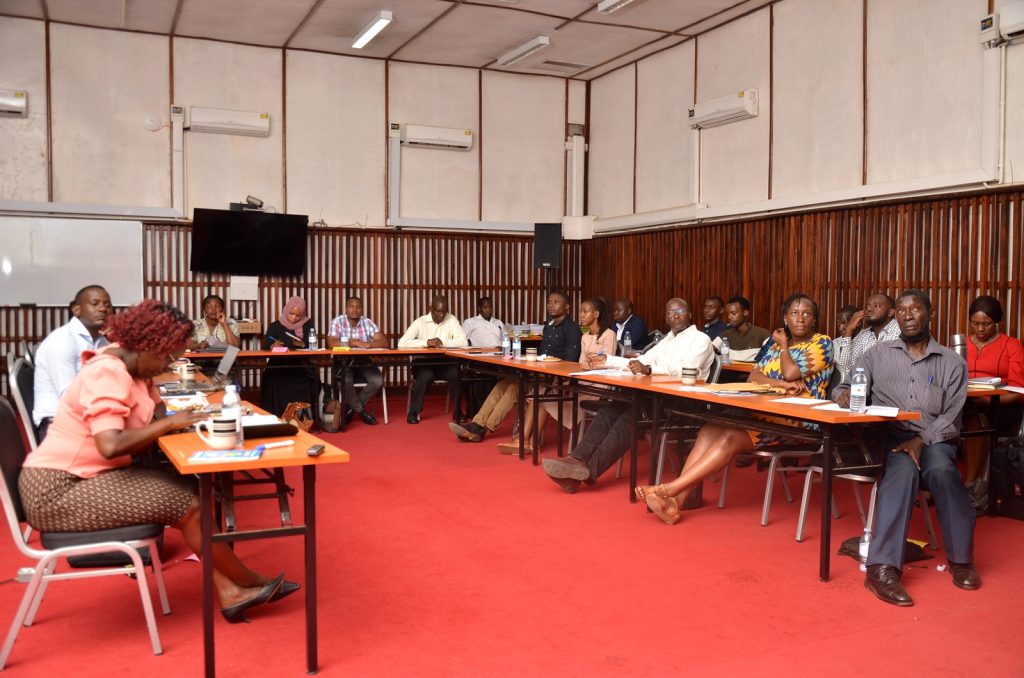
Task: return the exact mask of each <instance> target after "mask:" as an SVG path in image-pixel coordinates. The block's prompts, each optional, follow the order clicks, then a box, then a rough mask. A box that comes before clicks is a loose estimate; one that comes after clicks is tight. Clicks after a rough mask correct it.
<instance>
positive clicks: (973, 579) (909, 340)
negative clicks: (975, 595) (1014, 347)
mask: <svg viewBox="0 0 1024 678" xmlns="http://www.w3.org/2000/svg"><path fill="white" fill-rule="evenodd" d="M931 311H932V305H931V301H930V300H929V298H928V295H927V294H925V293H924V292H922V291H920V290H908V291H906V292H904V293H903V294H901V295H900V297H899V299H897V301H896V322H897V323H898V325H899V328H900V336H899V337H898V338H897V339H895V340H893V341H888V342H884V343H880V344H878V345H877V346H875V347H874V348H873V349H871V350H870V351H868V352H866V353H865V354H864V355H862V356H861V357H860V360H858V361H857V363H856V364H855V369H856V368H861V367H863V368H864V369H865V370H866V371H867V376H868V385H869V388H868V401H869V403H870V404H872V405H883V406H889V407H898V408H900V409H903V410H910V411H914V412H919V413H920V414H921V418H920V419H919V420H917V421H891V422H889V423H888V424H887V425H886V431H885V436H884V438H883V442H882V444H883V448H882V449H883V450H884V451H885V452H886V453H887V454H886V458H885V475H884V476H883V477H882V480H881V483H880V484H879V486H878V500H877V508H876V513H875V525H874V538H873V540H872V541H871V545H870V548H869V552H868V561H867V576H866V578H865V580H864V586H865V587H866V588H867V589H868V590H869V591H871V592H872V593H873V594H875V596H877V597H878V598H879V599H880V600H883V601H885V602H887V603H890V604H892V605H898V606H901V607H907V606H910V605H913V604H914V601H913V599H912V598H911V597H910V595H909V594H908V593H907V590H906V589H905V588H904V587H903V584H902V582H901V581H900V578H901V575H902V571H901V568H902V566H903V548H904V545H905V543H906V539H907V526H908V525H909V523H910V513H911V511H912V510H913V508H914V502H915V499H916V498H917V491H918V488H919V487H920V486H921V484H922V483H923V484H924V486H926V487H927V488H928V490H929V491H930V492H931V494H932V497H933V498H934V500H935V507H936V510H937V512H938V514H939V524H940V525H941V527H942V541H943V546H944V547H945V550H946V558H947V560H948V561H949V572H950V574H951V575H952V576H953V584H954V585H956V586H958V587H959V588H961V589H965V590H968V591H970V590H974V589H976V588H978V587H979V586H981V577H980V576H979V575H978V571H977V570H976V569H975V568H974V563H973V560H974V509H973V508H972V506H971V501H970V497H969V496H968V494H967V488H966V487H964V483H963V480H962V479H961V477H960V471H959V470H958V469H957V466H956V442H957V439H958V438H959V436H960V411H961V410H962V409H963V406H964V401H965V400H966V399H967V366H966V364H965V363H964V360H963V358H961V357H960V356H958V355H957V354H955V353H953V352H952V351H950V350H949V349H947V348H945V347H944V346H942V345H940V344H939V343H938V342H937V341H935V339H933V338H932V336H931V332H930V330H929V324H930V322H931ZM849 380H850V376H847V380H846V381H845V382H844V383H843V384H842V385H841V386H840V387H839V388H838V389H837V392H836V394H835V395H834V398H835V401H836V402H837V403H839V405H841V406H842V407H848V406H849V403H850V393H849V390H848V389H849ZM926 510H927V509H926Z"/></svg>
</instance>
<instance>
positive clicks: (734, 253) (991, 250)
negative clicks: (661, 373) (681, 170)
mask: <svg viewBox="0 0 1024 678" xmlns="http://www.w3.org/2000/svg"><path fill="white" fill-rule="evenodd" d="M1022 212H1024V191H1021V190H1020V189H1017V190H1007V189H1003V190H999V191H994V192H987V193H979V194H971V195H962V196H957V197H950V198H944V199H934V198H932V199H922V200H915V201H904V202H899V203H891V204H876V205H871V206H867V207H858V208H844V209H834V210H823V211H818V212H808V213H804V214H797V215H786V216H778V217H771V218H764V219H756V220H750V221H745V222H736V223H719V224H710V225H700V226H691V227H684V228H678V229H671V230H663V231H655V232H647V233H638V234H629V235H615V236H608V237H599V238H596V239H594V240H593V241H591V242H589V243H587V246H586V248H585V255H584V265H583V271H584V275H583V289H584V292H585V294H586V295H590V294H600V295H604V296H606V297H609V298H613V297H617V296H628V297H631V298H632V299H633V302H634V308H635V310H636V312H637V313H638V314H639V315H641V317H643V318H645V319H646V320H647V321H648V323H649V325H650V326H651V327H659V326H661V325H663V324H664V322H663V320H662V317H663V309H664V303H665V301H666V300H667V299H669V298H670V297H672V296H682V297H683V298H685V299H686V300H687V301H689V302H690V305H691V306H692V307H693V308H694V312H695V314H696V318H700V305H701V301H702V300H703V298H704V297H705V296H709V295H713V294H717V295H720V296H722V297H723V298H728V297H730V296H732V295H734V294H741V295H743V296H745V297H747V298H749V299H750V300H751V302H752V303H753V306H754V322H755V323H756V324H758V325H762V326H765V327H777V326H778V325H779V323H780V318H779V309H778V307H779V304H780V303H781V302H782V300H783V299H785V297H786V296H787V295H789V294H790V293H791V292H794V291H798V290H800V291H804V292H806V293H808V294H809V295H810V296H811V297H813V298H814V299H816V300H817V301H818V303H819V306H820V309H821V324H822V325H823V329H824V331H826V332H829V333H832V332H833V331H834V330H835V326H834V316H835V311H836V310H837V309H838V308H839V307H840V306H842V305H844V304H848V303H851V304H855V305H861V304H863V303H864V301H865V300H866V298H867V297H868V296H870V295H871V294H872V293H875V292H887V293H888V294H890V295H892V296H894V297H895V296H896V295H898V294H899V293H900V292H901V291H903V290H904V289H907V288H911V287H917V288H921V289H924V290H925V291H926V292H928V293H929V294H930V295H931V297H932V303H933V309H934V310H933V320H932V331H933V334H934V335H935V336H936V337H937V338H938V339H939V340H940V341H942V342H943V343H947V342H948V340H949V337H950V336H951V335H952V334H954V333H956V332H966V331H967V329H968V320H967V308H968V306H969V305H970V303H971V301H973V300H974V298H975V297H977V296H978V295H980V294H991V295H993V296H995V297H996V298H998V299H999V300H1000V301H1001V302H1002V303H1003V309H1004V315H1005V317H1004V321H1003V325H1002V329H1003V330H1004V331H1006V332H1008V333H1009V334H1010V335H1012V336H1017V337H1020V336H1022V334H1024V319H1022V314H1024V302H1022V292H1024V289H1022V283H1021V266H1022V265H1024V254H1022V249H1024V219H1022Z"/></svg>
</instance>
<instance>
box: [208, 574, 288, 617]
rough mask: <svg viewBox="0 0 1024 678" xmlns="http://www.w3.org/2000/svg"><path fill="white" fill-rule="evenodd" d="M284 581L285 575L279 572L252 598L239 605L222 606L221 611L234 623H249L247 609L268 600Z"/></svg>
mask: <svg viewBox="0 0 1024 678" xmlns="http://www.w3.org/2000/svg"><path fill="white" fill-rule="evenodd" d="M282 583H284V575H283V574H279V575H277V576H276V577H274V578H273V579H271V580H270V581H269V582H267V583H266V584H264V585H263V588H261V589H260V592H259V593H257V594H256V595H255V596H253V597H252V598H249V599H248V600H243V601H242V602H240V603H238V604H237V605H232V606H230V607H222V608H220V613H221V614H222V615H224V618H225V619H227V620H228V621H229V622H230V623H232V624H237V623H239V622H245V623H246V624H248V623H249V618H248V617H246V616H245V611H246V610H249V609H251V608H254V607H256V606H257V605H262V604H263V603H266V602H268V601H269V600H270V599H271V598H273V597H274V594H275V593H277V592H278V590H279V589H280V588H281V584H282Z"/></svg>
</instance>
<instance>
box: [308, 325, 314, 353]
mask: <svg viewBox="0 0 1024 678" xmlns="http://www.w3.org/2000/svg"><path fill="white" fill-rule="evenodd" d="M306 345H307V346H309V350H311V351H315V350H316V328H315V327H310V328H309V337H308V338H307V339H306Z"/></svg>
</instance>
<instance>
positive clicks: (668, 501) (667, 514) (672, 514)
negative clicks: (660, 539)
mask: <svg viewBox="0 0 1024 678" xmlns="http://www.w3.org/2000/svg"><path fill="white" fill-rule="evenodd" d="M646 502H647V507H648V508H649V509H651V510H652V511H654V514H655V515H657V516H658V517H659V518H661V519H662V520H663V521H664V522H665V524H666V525H675V524H676V523H678V522H679V518H681V517H682V515H681V514H680V512H679V505H678V504H677V503H676V499H675V497H663V496H661V495H658V494H648V495H647V498H646Z"/></svg>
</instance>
